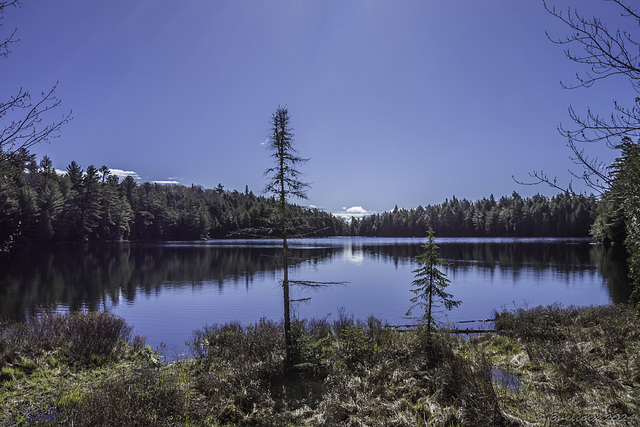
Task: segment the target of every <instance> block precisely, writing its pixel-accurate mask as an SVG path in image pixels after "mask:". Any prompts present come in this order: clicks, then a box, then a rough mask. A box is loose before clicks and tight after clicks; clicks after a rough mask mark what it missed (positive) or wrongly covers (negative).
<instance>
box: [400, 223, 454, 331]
mask: <svg viewBox="0 0 640 427" xmlns="http://www.w3.org/2000/svg"><path fill="white" fill-rule="evenodd" d="M422 247H423V249H424V253H422V254H421V255H418V260H417V261H418V264H419V265H420V267H419V268H417V269H415V270H413V273H415V280H414V281H413V282H412V285H413V289H411V292H413V293H414V294H415V295H416V296H415V297H413V298H411V302H412V303H413V305H412V306H411V307H410V308H409V310H408V311H407V314H406V315H407V316H409V315H410V314H411V312H412V311H413V309H414V308H416V307H420V308H422V309H424V313H423V314H422V316H421V320H422V321H426V322H427V330H428V331H429V332H431V325H432V324H433V323H435V320H434V317H433V308H434V306H436V305H438V304H439V302H441V303H442V304H443V305H444V307H445V308H446V309H447V310H451V309H452V308H454V307H457V306H458V305H460V304H461V301H456V300H454V299H453V295H451V294H449V293H447V292H446V291H445V288H446V287H447V286H449V284H450V283H451V281H450V280H449V279H447V275H446V274H445V273H443V272H442V271H441V270H440V269H439V268H438V266H444V265H447V263H446V262H445V261H442V260H441V259H440V258H439V248H438V246H437V245H436V244H435V236H434V233H433V230H432V229H431V228H430V229H429V230H428V232H427V244H425V245H423V246H422Z"/></svg>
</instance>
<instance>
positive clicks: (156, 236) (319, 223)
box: [0, 150, 597, 246]
mask: <svg viewBox="0 0 640 427" xmlns="http://www.w3.org/2000/svg"><path fill="white" fill-rule="evenodd" d="M3 157H4V161H3V162H0V174H1V175H0V176H1V178H2V179H1V180H0V242H4V246H8V245H10V244H11V243H12V242H21V243H43V242H56V241H73V242H78V241H118V240H133V241H148V240H160V241H163V240H165V241H166V240H201V239H212V238H264V237H278V236H279V234H278V225H277V224H278V218H277V216H278V206H277V201H276V200H275V199H274V198H271V197H265V196H256V195H255V194H254V193H253V192H252V191H249V189H248V188H245V191H244V192H238V191H237V190H233V191H228V190H225V189H224V187H223V186H222V185H218V187H217V188H214V189H204V188H202V187H201V186H197V185H192V186H190V187H187V186H183V185H160V184H153V183H148V182H145V183H142V184H139V183H137V182H136V181H135V180H134V179H133V178H132V177H126V178H125V179H124V180H119V178H118V177H117V176H115V175H113V174H111V173H110V171H109V169H108V168H107V167H105V166H103V167H101V168H99V169H98V168H96V167H94V166H88V167H87V168H86V169H83V168H82V167H81V166H80V165H78V164H77V163H76V162H71V164H70V165H69V166H68V167H67V169H66V173H65V174H59V173H57V172H56V171H55V170H54V168H53V165H52V161H51V159H49V158H48V157H46V156H45V157H43V158H42V160H41V161H40V162H37V160H36V157H35V155H33V154H30V153H29V152H27V151H26V150H20V151H17V152H13V153H4V154H3ZM596 206H597V201H596V199H595V198H594V197H593V196H589V197H587V196H582V195H574V194H569V193H561V194H558V195H557V196H554V197H552V198H547V197H544V196H541V195H536V196H534V197H532V198H523V197H521V196H520V195H518V194H517V193H515V192H514V193H513V194H512V195H511V196H509V197H501V198H500V199H498V200H496V199H495V198H494V197H493V195H492V196H490V197H489V198H483V199H482V200H478V201H476V202H471V201H468V200H466V199H462V200H459V199H457V198H456V197H455V196H454V197H452V199H451V200H446V201H445V202H444V203H442V204H440V205H427V206H426V207H422V206H418V207H417V208H414V209H409V210H407V209H399V208H397V207H396V208H395V209H394V210H393V211H391V212H384V213H381V214H374V215H371V216H369V217H365V218H361V219H356V218H353V219H351V220H350V221H345V220H342V219H340V218H338V217H336V216H334V215H332V214H330V213H327V212H324V211H322V210H319V209H316V208H308V207H302V206H298V205H290V208H291V211H290V213H289V217H290V221H291V224H289V225H288V228H289V233H290V234H291V236H294V237H327V236H346V235H351V236H381V237H388V236H394V237H403V236H424V235H425V233H426V230H427V228H428V227H432V228H433V230H434V231H435V233H436V234H437V235H438V236H443V237H445V236H498V237H503V236H513V237H530V236H545V237H552V236H558V237H575V236H588V235H589V229H590V226H591V224H592V223H593V221H594V219H595V217H596Z"/></svg>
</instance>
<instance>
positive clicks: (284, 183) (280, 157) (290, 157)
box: [265, 107, 309, 365]
mask: <svg viewBox="0 0 640 427" xmlns="http://www.w3.org/2000/svg"><path fill="white" fill-rule="evenodd" d="M289 122H290V117H289V112H288V111H287V108H286V107H278V109H277V110H276V112H275V113H274V114H273V115H272V116H271V122H270V124H271V129H270V134H269V143H268V149H269V150H271V151H272V154H271V157H272V158H273V159H274V163H275V165H274V166H273V167H271V168H269V169H267V170H266V171H265V176H266V177H267V178H268V179H269V181H268V183H267V187H266V189H265V193H268V194H272V195H273V196H275V197H276V199H277V200H278V202H279V213H278V214H279V218H278V219H279V221H278V222H279V224H278V226H279V228H280V230H279V231H280V236H281V238H282V267H283V271H284V277H283V280H282V294H283V302H284V336H285V345H286V363H287V365H290V364H291V362H292V360H291V344H292V343H291V333H290V332H291V312H290V303H291V300H290V297H289V284H290V281H289V255H288V243H287V229H288V223H289V216H288V212H287V207H288V203H287V201H288V200H289V199H290V198H292V197H293V198H302V199H306V198H307V192H306V190H307V188H308V187H309V184H307V183H305V182H302V181H301V180H300V177H301V175H302V173H301V172H300V171H298V169H297V167H298V165H300V164H302V163H305V162H307V161H308V160H309V159H304V158H302V157H300V156H299V155H298V151H297V150H296V149H295V148H294V147H293V129H292V128H291V126H290V124H289Z"/></svg>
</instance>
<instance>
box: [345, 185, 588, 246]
mask: <svg viewBox="0 0 640 427" xmlns="http://www.w3.org/2000/svg"><path fill="white" fill-rule="evenodd" d="M596 207H597V200H596V199H595V197H594V196H588V197H587V196H582V195H575V194H570V193H561V194H558V195H557V196H554V197H552V198H547V197H544V196H541V195H539V194H538V195H535V196H533V197H531V198H522V197H521V196H520V195H519V194H518V193H516V192H514V193H513V194H512V195H511V196H510V197H501V198H500V199H499V200H496V199H495V198H494V197H493V195H492V196H491V197H489V198H488V199H487V198H483V199H482V200H478V201H476V202H471V201H469V200H466V199H462V200H459V199H457V198H456V197H455V196H454V197H453V198H452V199H451V200H446V201H445V202H444V203H442V204H440V205H428V206H426V207H422V206H418V207H417V208H415V209H409V210H407V209H398V207H397V206H396V208H395V209H394V210H393V211H391V212H384V213H382V214H375V215H371V216H368V217H365V218H362V219H355V218H354V219H352V220H351V224H350V229H349V232H350V234H352V235H359V236H380V237H388V236H394V237H410V236H424V235H425V232H426V230H427V228H428V227H432V228H433V230H434V232H435V234H436V235H437V236H440V237H586V236H589V230H590V227H591V224H593V221H594V218H595V217H596Z"/></svg>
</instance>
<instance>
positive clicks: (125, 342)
mask: <svg viewBox="0 0 640 427" xmlns="http://www.w3.org/2000/svg"><path fill="white" fill-rule="evenodd" d="M78 316H80V317H78V318H77V319H72V317H58V316H57V315H56V316H53V315H52V316H51V317H48V318H42V319H41V323H33V324H27V325H22V324H14V325H5V326H4V327H3V328H2V332H1V333H0V351H1V353H0V357H1V359H0V360H1V363H2V364H1V365H0V367H1V368H2V377H1V378H2V381H3V382H2V383H1V384H2V389H0V390H1V391H2V394H1V395H0V396H1V397H0V407H2V408H3V409H6V410H4V412H2V415H0V423H2V424H3V425H14V424H15V425H27V424H29V423H36V422H40V423H41V424H48V425H70V424H73V425H80V426H82V425H87V426H88V425H214V426H215V425H220V426H226V425H228V426H231V425H234V426H235V425H247V426H249V425H251V426H253V425H258V426H259V425H265V426H266V425H309V426H315V425H318V426H322V425H326V426H334V425H345V426H364V425H366V426H416V425H417V426H420V425H422V426H432V425H433V426H463V425H464V426H520V425H522V426H530V425H539V426H555V425H575V426H583V425H584V426H587V425H589V426H590V425H611V426H614V425H615V426H618V425H629V426H631V425H637V424H638V421H639V420H638V419H637V417H638V415H637V414H638V410H639V408H638V402H640V395H639V392H638V391H637V390H640V387H639V386H640V358H639V355H640V348H639V344H638V341H639V340H638V338H640V322H639V321H638V315H637V312H635V311H632V310H630V309H627V308H625V307H613V306H607V307H588V308H580V309H577V308H562V307H559V306H551V307H538V308H534V309H531V310H517V311H515V312H511V313H500V314H499V315H498V316H497V320H496V328H497V329H498V330H499V331H500V333H499V334H496V335H485V336H482V337H476V338H471V339H469V340H465V339H462V338H459V337H456V336H453V335H451V334H449V333H448V332H447V331H446V330H439V331H436V332H435V333H434V332H432V333H429V332H428V331H427V330H426V328H422V327H419V328H417V329H415V330H413V331H408V332H399V331H394V330H392V329H390V328H388V327H387V326H386V325H385V324H384V323H383V322H381V321H379V320H378V319H375V318H373V317H372V318H369V319H367V320H366V321H357V320H354V319H353V317H352V316H348V315H346V314H345V313H344V312H342V313H341V315H340V316H338V319H337V320H336V321H334V322H331V323H330V322H328V321H327V320H326V319H320V320H313V321H308V320H307V321H300V322H296V323H294V324H293V330H292V336H293V337H294V351H293V352H292V353H293V354H294V355H295V358H296V364H295V365H294V366H293V368H290V369H285V368H284V338H283V333H282V325H281V324H279V323H275V322H271V321H266V320H263V321H260V322H258V323H256V324H254V325H241V324H238V323H227V324H224V325H213V326H209V327H206V328H203V329H201V330H198V331H195V332H194V336H193V339H192V343H191V349H192V352H193V357H192V358H191V359H185V360H182V361H178V362H174V363H171V364H163V363H159V362H157V361H155V359H154V357H153V354H152V352H150V350H149V349H148V348H147V349H146V350H145V349H143V348H142V345H141V342H140V340H137V341H135V343H134V342H132V341H130V337H129V335H128V334H129V333H130V329H128V327H127V326H126V325H124V324H123V323H121V322H120V319H118V318H115V317H109V316H107V317H105V316H106V315H104V314H100V313H95V314H85V315H78ZM106 324H111V327H106ZM123 325H124V326H123ZM98 330H104V331H107V332H108V334H106V335H108V336H111V337H112V339H111V340H105V341H101V340H98V339H96V338H93V337H81V335H82V334H83V333H84V332H87V333H88V332H91V331H98ZM74 331H75V332H74ZM109 331H110V332H109ZM118 331H119V332H118ZM65 334H66V335H65ZM27 337H31V338H33V340H30V339H27ZM63 337H65V338H63ZM114 337H118V338H117V339H116V338H114ZM76 341H78V342H84V343H85V344H86V345H90V346H91V350H86V351H85V352H84V353H83V355H82V356H81V357H80V356H77V357H72V356H70V349H71V348H74V347H73V346H74V345H77V344H74V343H75V342H76ZM109 342H110V343H111V344H108V343H109ZM100 355H103V356H100ZM104 355H106V356H104ZM96 360H98V361H100V362H101V363H96Z"/></svg>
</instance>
